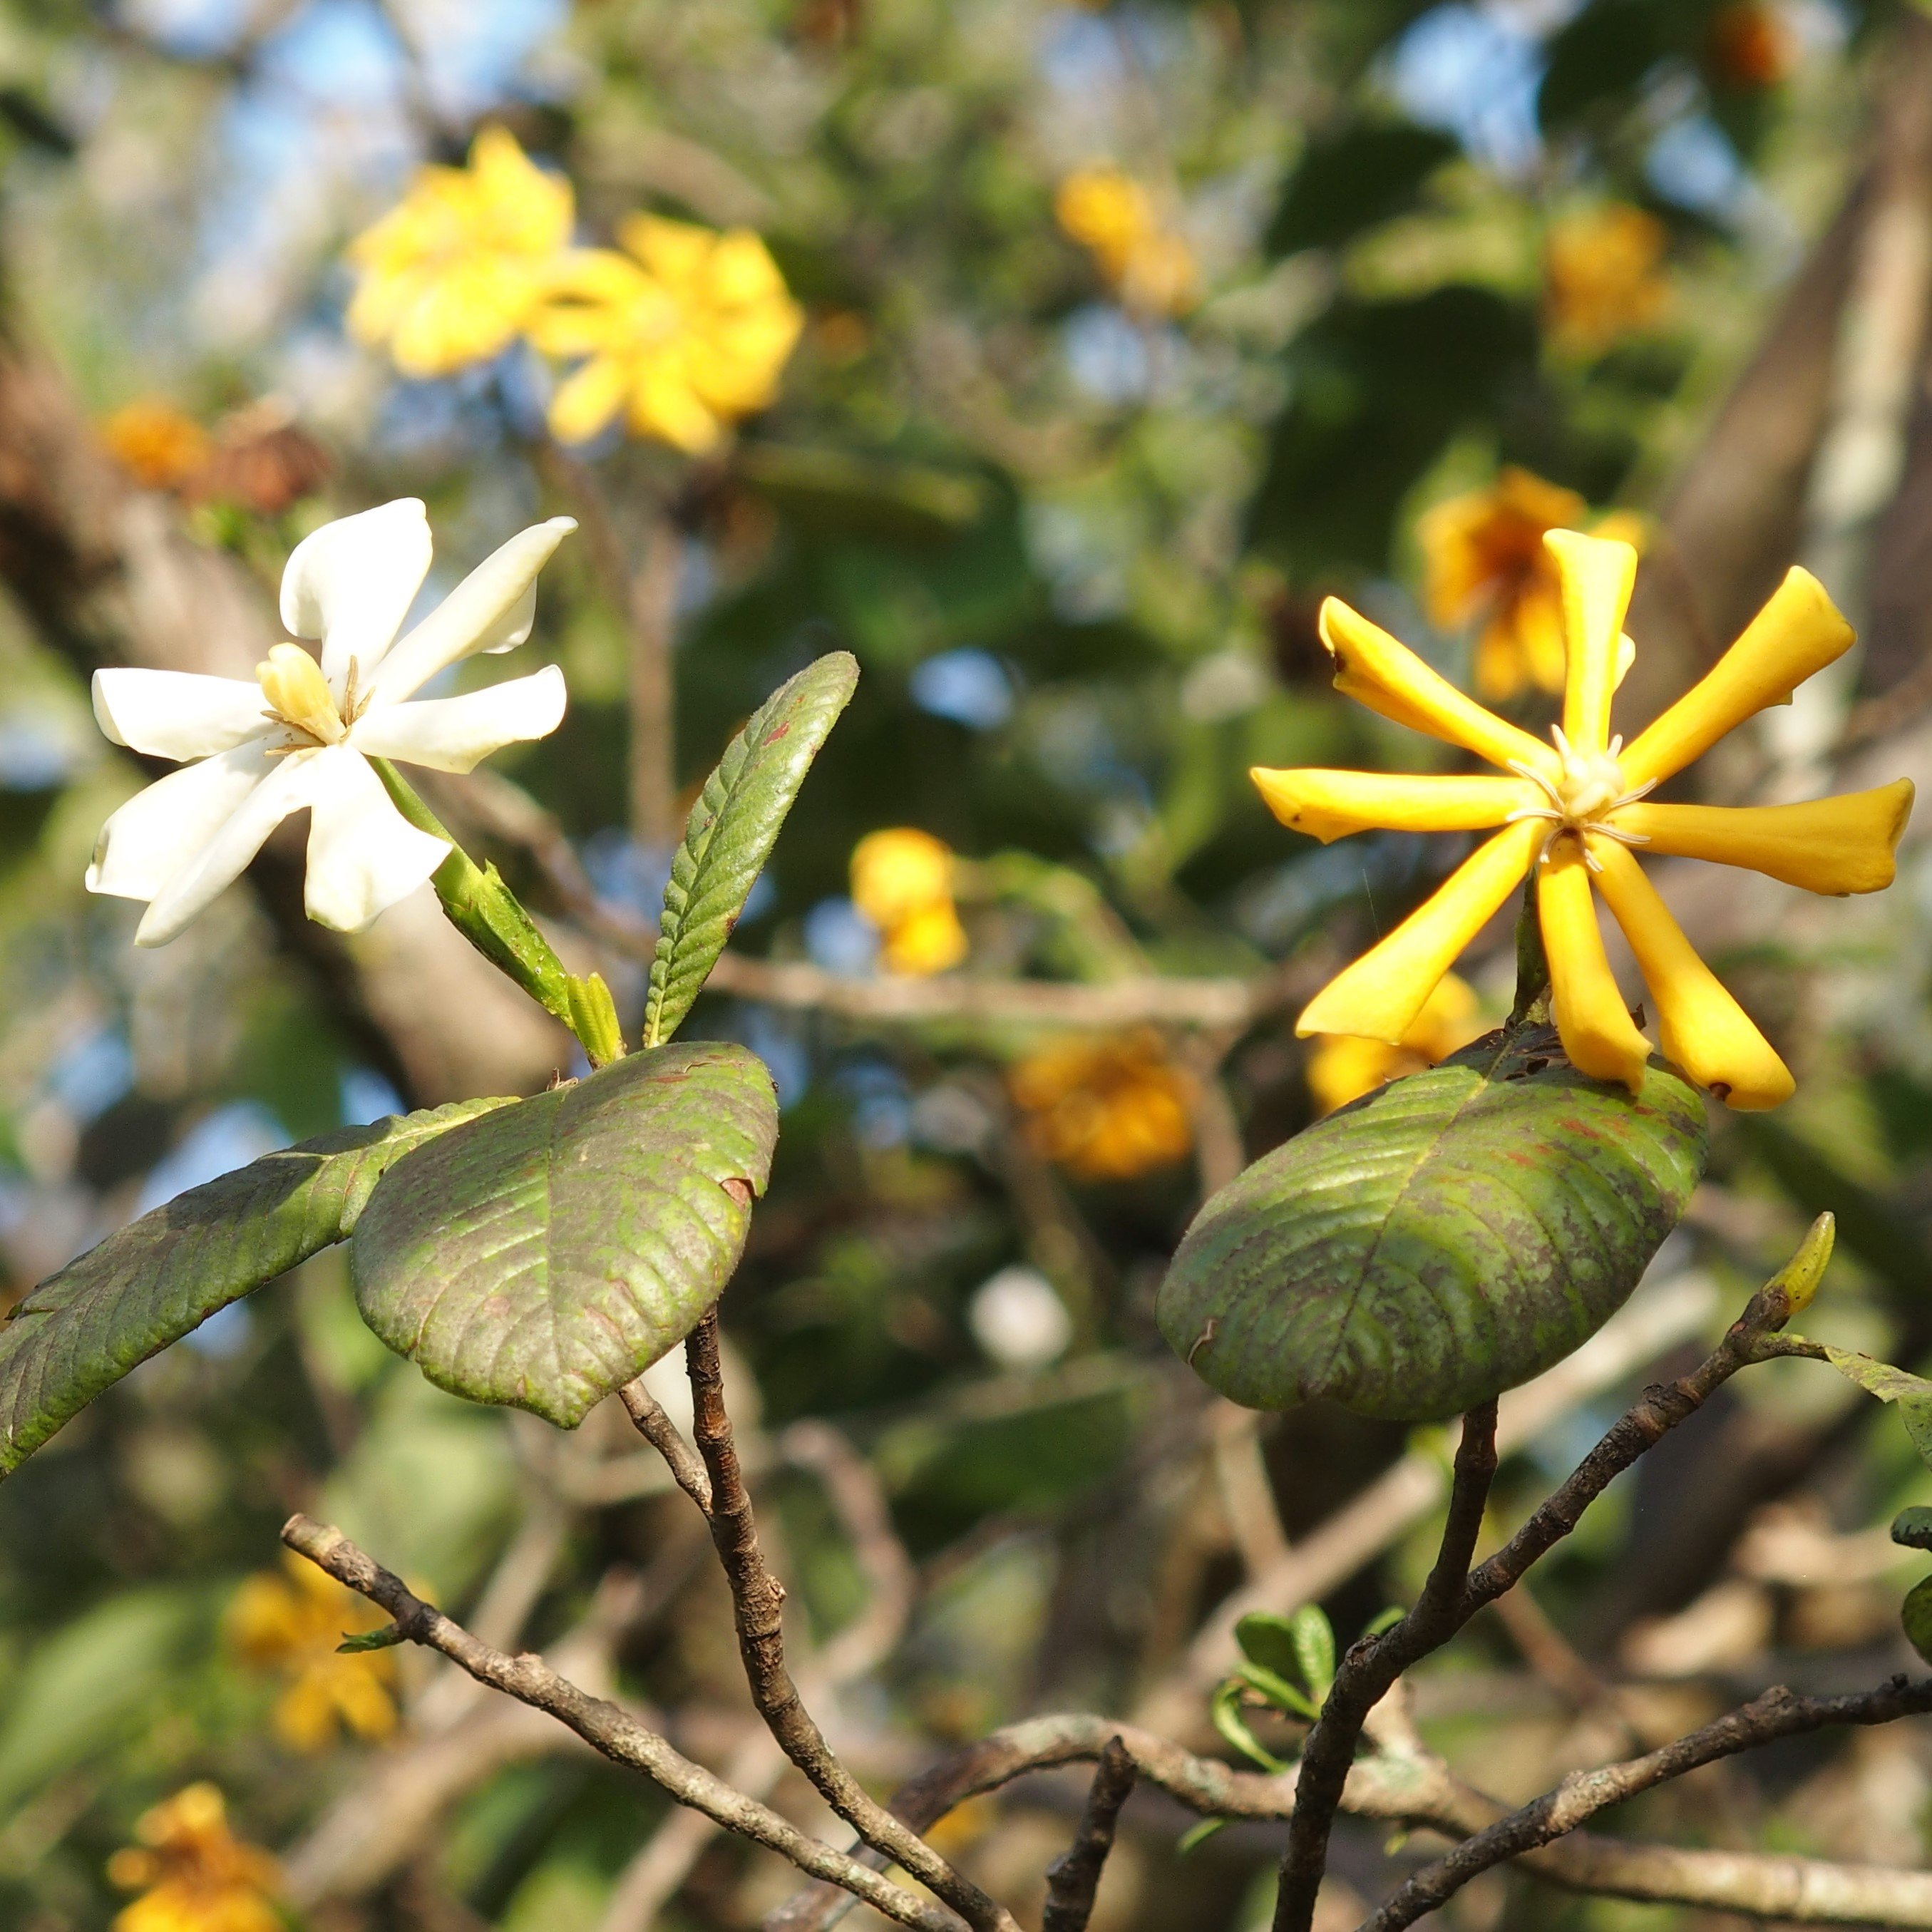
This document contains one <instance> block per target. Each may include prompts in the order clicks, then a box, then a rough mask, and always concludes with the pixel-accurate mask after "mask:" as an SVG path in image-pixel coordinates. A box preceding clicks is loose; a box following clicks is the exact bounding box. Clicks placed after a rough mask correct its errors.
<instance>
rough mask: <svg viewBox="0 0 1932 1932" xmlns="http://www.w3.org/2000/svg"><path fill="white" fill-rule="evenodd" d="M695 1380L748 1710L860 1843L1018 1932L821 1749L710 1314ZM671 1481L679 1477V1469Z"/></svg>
mask: <svg viewBox="0 0 1932 1932" xmlns="http://www.w3.org/2000/svg"><path fill="white" fill-rule="evenodd" d="M685 1364H686V1366H687V1367H688V1370H689V1371H690V1375H691V1404H692V1421H691V1433H692V1435H693V1436H694V1437H695V1438H696V1439H697V1453H698V1454H699V1455H700V1456H701V1457H703V1459H704V1466H705V1469H706V1472H708V1473H709V1477H710V1506H709V1508H707V1509H706V1511H705V1520H706V1522H707V1523H709V1525H710V1526H711V1541H712V1544H714V1545H715V1547H716V1549H717V1551H718V1562H720V1563H721V1565H723V1567H724V1575H725V1579H726V1581H727V1583H729V1584H730V1589H731V1610H732V1616H733V1621H734V1622H736V1625H737V1630H738V1650H739V1655H740V1656H741V1657H742V1658H743V1660H744V1665H745V1681H746V1682H748V1684H749V1685H750V1686H751V1699H752V1702H753V1703H755V1704H756V1705H757V1709H758V1715H760V1717H761V1718H763V1719H764V1721H765V1723H766V1726H767V1727H769V1730H770V1731H771V1733H772V1736H774V1737H775V1738H776V1739H778V1742H779V1744H780V1745H781V1746H782V1747H783V1748H784V1754H785V1755H786V1757H788V1758H790V1760H791V1761H792V1763H793V1764H795V1765H796V1766H798V1768H799V1770H800V1771H802V1772H804V1773H805V1776H806V1777H807V1778H809V1779H810V1780H811V1783H812V1785H813V1787H814V1789H816V1790H817V1792H818V1793H819V1795H820V1796H821V1797H822V1798H823V1799H824V1800H825V1802H826V1803H827V1804H828V1805H830V1806H831V1807H832V1809H833V1810H834V1811H836V1812H837V1813H838V1815H839V1816H840V1817H841V1818H843V1819H844V1820H845V1822H846V1823H847V1824H848V1825H850V1826H851V1827H852V1829H853V1830H854V1831H855V1832H857V1833H858V1834H859V1836H860V1837H861V1838H863V1839H864V1840H865V1842H866V1843H868V1844H869V1845H872V1846H875V1847H876V1848H877V1849H878V1850H880V1851H881V1852H884V1853H886V1855H889V1857H891V1858H893V1859H895V1861H897V1862H898V1864H901V1865H902V1866H904V1868H905V1869H906V1870H907V1871H908V1872H910V1873H911V1874H912V1875H913V1877H915V1878H916V1879H919V1881H920V1882H921V1883H922V1884H924V1885H929V1886H930V1887H931V1888H932V1890H933V1891H935V1892H936V1893H937V1894H938V1895H939V1896H940V1897H941V1898H943V1899H944V1900H945V1901H946V1902H947V1904H949V1905H950V1906H952V1907H953V1909H954V1910H955V1911H956V1912H959V1914H960V1915H961V1916H962V1918H965V1920H966V1921H967V1922H968V1924H971V1925H972V1926H974V1927H976V1928H983V1932H1018V1927H1016V1925H1015V1924H1014V1922H1013V1918H1011V1916H1010V1915H1009V1914H1008V1913H1007V1912H1006V1911H1005V1910H1004V1909H1003V1908H1002V1907H1001V1906H999V1905H998V1904H997V1903H995V1901H994V1900H992V1899H990V1898H989V1897H987V1896H986V1894H985V1893H984V1892H983V1891H980V1888H979V1887H978V1886H977V1885H974V1884H973V1883H972V1882H971V1881H970V1880H969V1879H965V1878H963V1877H962V1876H960V1874H959V1873H958V1872H957V1871H956V1870H954V1869H953V1867H952V1866H951V1865H950V1864H948V1863H947V1861H946V1860H945V1859H944V1858H941V1856H940V1855H939V1854H938V1852H935V1850H934V1849H932V1846H930V1845H929V1844H928V1843H926V1841H925V1840H924V1839H922V1838H920V1837H919V1834H918V1833H917V1832H914V1831H910V1830H908V1829H907V1827H906V1826H905V1824H904V1823H903V1822H902V1821H901V1820H899V1819H898V1818H895V1817H893V1815H892V1814H891V1813H890V1812H889V1811H887V1810H886V1808H885V1807H884V1806H883V1805H880V1804H879V1803H878V1802H877V1801H876V1800H875V1799H874V1798H873V1797H872V1796H871V1793H869V1792H868V1791H867V1790H865V1787H863V1786H862V1785H861V1784H859V1781H858V1780H857V1779H856V1778H854V1777H853V1775H852V1774H851V1773H850V1772H849V1771H847V1769H846V1768H845V1766H844V1765H843V1764H842V1763H840V1762H839V1760H838V1758H837V1757H836V1756H835V1755H834V1754H833V1752H832V1748H831V1747H830V1746H829V1745H827V1744H826V1742H825V1738H824V1734H823V1733H822V1732H821V1731H820V1730H819V1728H818V1726H817V1724H816V1723H815V1722H814V1721H813V1719H812V1717H811V1713H810V1712H808V1711H807V1710H806V1709H805V1704H804V1702H803V1700H802V1699H801V1698H800V1697H799V1693H798V1687H797V1686H796V1685H795V1684H794V1683H793V1682H792V1678H791V1673H790V1671H789V1670H787V1669H786V1667H785V1657H784V1597H785V1593H784V1585H783V1584H781V1583H779V1581H778V1579H777V1578H776V1577H774V1576H773V1575H772V1573H771V1571H770V1569H769V1567H768V1566H767V1565H766V1562H765V1559H764V1553H763V1550H760V1547H759V1545H758V1531H757V1521H756V1520H755V1518H754V1516H753V1514H752V1511H751V1495H750V1493H749V1492H748V1490H746V1488H745V1478H744V1474H743V1472H742V1470H741V1469H739V1465H738V1454H737V1450H736V1447H735V1445H734V1444H733V1440H732V1432H731V1418H730V1416H729V1415H727V1413H726V1412H725V1408H724V1370H723V1365H722V1364H721V1361H720V1359H719V1355H718V1313H717V1310H715V1309H713V1310H712V1311H711V1312H710V1313H709V1314H707V1315H706V1316H705V1318H704V1319H703V1321H702V1322H700V1323H699V1324H698V1325H697V1328H694V1329H693V1330H692V1331H691V1335H690V1337H689V1339H688V1340H687V1341H686V1342H685ZM673 1474H675V1470H674V1469H673Z"/></svg>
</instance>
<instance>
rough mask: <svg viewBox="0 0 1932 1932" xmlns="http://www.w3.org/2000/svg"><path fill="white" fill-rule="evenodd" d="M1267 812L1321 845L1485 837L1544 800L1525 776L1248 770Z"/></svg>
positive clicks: (1266, 768) (1256, 767) (1263, 768)
mask: <svg viewBox="0 0 1932 1932" xmlns="http://www.w3.org/2000/svg"><path fill="white" fill-rule="evenodd" d="M1248 775H1249V777H1250V778H1253V780H1254V781H1255V784H1256V786H1257V787H1259V790H1260V792H1261V795H1262V797H1263V798H1265V799H1267V801H1268V809H1269V810H1270V811H1272V812H1273V813H1274V815H1275V816H1276V817H1277V818H1278V819H1280V820H1281V822H1282V823H1283V824H1284V825H1286V826H1288V827H1289V829H1290V830H1291V831H1294V832H1307V834H1308V835H1309V836H1310V838H1319V839H1320V840H1321V841H1322V844H1328V842H1329V841H1331V839H1335V838H1346V837H1348V835H1349V833H1350V832H1368V831H1384V832H1483V831H1487V830H1488V829H1490V827H1491V826H1497V825H1500V824H1502V822H1503V820H1505V819H1506V818H1507V817H1508V816H1509V815H1510V814H1511V812H1513V811H1515V810H1516V809H1517V808H1518V807H1519V806H1520V805H1538V804H1541V803H1542V802H1544V801H1543V795H1542V794H1541V793H1540V792H1538V790H1537V789H1536V787H1535V786H1534V785H1531V784H1526V783H1525V782H1524V781H1523V780H1522V779H1521V778H1491V777H1490V776H1488V775H1487V774H1486V773H1483V772H1476V773H1472V775H1469V776H1468V777H1427V778H1409V777H1406V776H1397V775H1392V774H1391V773H1388V772H1341V771H1323V770H1319V769H1298V770H1292V771H1271V770H1269V769H1268V767H1267V766H1264V765H1256V766H1254V767H1253V769H1251V770H1250V772H1249V773H1248Z"/></svg>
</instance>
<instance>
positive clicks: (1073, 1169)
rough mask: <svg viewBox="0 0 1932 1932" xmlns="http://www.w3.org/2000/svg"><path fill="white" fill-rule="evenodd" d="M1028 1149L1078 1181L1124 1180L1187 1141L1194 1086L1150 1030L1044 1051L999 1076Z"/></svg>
mask: <svg viewBox="0 0 1932 1932" xmlns="http://www.w3.org/2000/svg"><path fill="white" fill-rule="evenodd" d="M1007 1089H1008V1091H1010V1093H1011V1094H1012V1095H1013V1104H1014V1105H1015V1106H1017V1107H1018V1108H1019V1110H1020V1112H1021V1114H1022V1115H1023V1116H1024V1126H1025V1133H1026V1137H1027V1140H1028V1144H1029V1145H1031V1147H1032V1148H1033V1149H1034V1152H1035V1153H1037V1154H1039V1155H1040V1156H1041V1157H1042V1158H1043V1159H1045V1160H1050V1161H1052V1162H1055V1163H1056V1164H1058V1166H1061V1167H1064V1168H1065V1169H1067V1171H1068V1172H1070V1173H1071V1174H1074V1175H1078V1176H1079V1178H1081V1179H1082V1180H1083V1181H1131V1180H1133V1179H1134V1178H1135V1177H1136V1176H1137V1175H1142V1174H1147V1173H1151V1172H1152V1171H1153V1170H1154V1169H1156V1168H1160V1167H1167V1166H1172V1164H1173V1163H1175V1161H1178V1160H1182V1159H1184V1157H1186V1155H1187V1151H1188V1149H1189V1148H1191V1147H1192V1146H1193V1145H1194V1118H1193V1101H1194V1085H1193V1082H1192V1081H1191V1080H1190V1079H1189V1078H1188V1077H1187V1075H1186V1074H1185V1073H1183V1072H1182V1071H1181V1070H1180V1069H1179V1068H1178V1067H1175V1065H1174V1064H1173V1063H1172V1061H1170V1060H1169V1058H1168V1055H1167V1052H1166V1049H1165V1047H1164V1046H1163V1045H1162V1043H1161V1039H1160V1035H1159V1034H1157V1033H1155V1032H1154V1031H1152V1030H1151V1028H1140V1029H1139V1030H1137V1031H1135V1032H1133V1033H1129V1034H1118V1035H1116V1036H1114V1037H1111V1038H1107V1037H1103V1038H1100V1039H1097V1040H1066V1041H1063V1042H1061V1043H1059V1044H1058V1045H1057V1046H1049V1047H1044V1048H1043V1049H1041V1050H1040V1052H1037V1053H1032V1054H1029V1055H1028V1056H1027V1057H1026V1058H1025V1059H1024V1060H1022V1061H1019V1062H1017V1063H1016V1064H1015V1065H1014V1066H1013V1067H1012V1068H1011V1069H1010V1071H1009V1072H1008V1073H1007Z"/></svg>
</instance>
